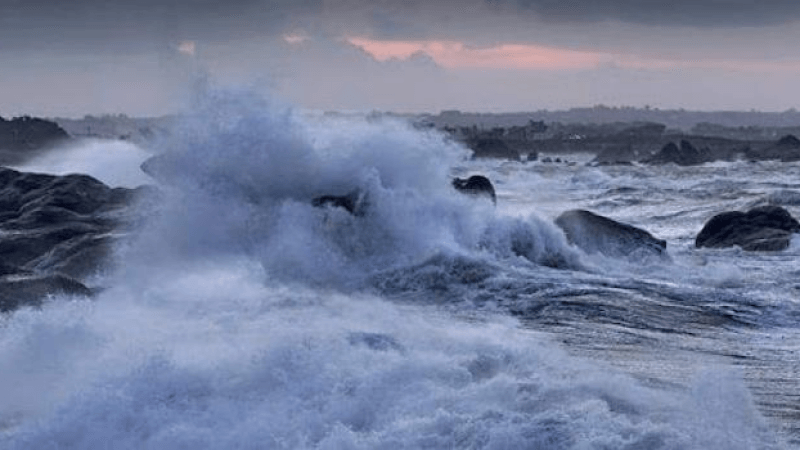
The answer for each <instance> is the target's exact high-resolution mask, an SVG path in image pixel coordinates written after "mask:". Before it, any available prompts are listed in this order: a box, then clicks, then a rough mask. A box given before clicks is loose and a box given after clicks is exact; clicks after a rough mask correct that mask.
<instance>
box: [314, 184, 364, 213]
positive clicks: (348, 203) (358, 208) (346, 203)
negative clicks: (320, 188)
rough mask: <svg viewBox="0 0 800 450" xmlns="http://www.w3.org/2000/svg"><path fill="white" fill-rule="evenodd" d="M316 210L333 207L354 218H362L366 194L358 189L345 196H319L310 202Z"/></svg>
mask: <svg viewBox="0 0 800 450" xmlns="http://www.w3.org/2000/svg"><path fill="white" fill-rule="evenodd" d="M311 204H312V205H313V206H316V207H317V208H323V207H333V208H344V209H345V210H347V212H349V213H350V214H352V215H354V216H363V215H364V213H365V210H366V208H367V198H366V194H365V193H364V192H363V191H362V190H360V189H354V190H352V191H350V192H349V193H348V194H346V195H321V196H319V197H315V198H313V199H312V200H311Z"/></svg>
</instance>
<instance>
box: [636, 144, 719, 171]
mask: <svg viewBox="0 0 800 450" xmlns="http://www.w3.org/2000/svg"><path fill="white" fill-rule="evenodd" d="M713 160H714V158H712V157H711V156H710V155H709V152H708V151H706V150H698V149H696V148H695V147H694V146H693V145H692V144H691V143H690V142H689V141H686V140H681V145H680V147H678V146H677V145H675V143H674V142H670V143H669V144H667V145H665V146H664V147H663V148H661V150H660V151H659V152H658V153H656V154H655V155H653V156H652V157H651V158H648V159H645V160H644V162H645V163H646V164H653V165H660V164H669V163H674V164H677V165H679V166H694V165H698V164H703V163H706V162H710V161H713Z"/></svg>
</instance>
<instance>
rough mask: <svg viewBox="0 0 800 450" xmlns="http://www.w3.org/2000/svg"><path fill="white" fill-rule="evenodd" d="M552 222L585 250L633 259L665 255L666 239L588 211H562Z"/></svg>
mask: <svg viewBox="0 0 800 450" xmlns="http://www.w3.org/2000/svg"><path fill="white" fill-rule="evenodd" d="M555 223H556V225H558V227H559V228H561V229H562V230H563V231H564V234H565V235H566V236H567V240H568V241H569V242H570V243H571V244H573V245H575V246H577V247H578V248H580V249H582V250H583V251H585V252H586V253H601V254H603V255H606V256H610V257H624V258H634V259H636V258H646V257H653V256H657V257H665V256H667V241H665V240H663V239H657V238H655V237H653V235H652V234H650V233H648V232H647V231H645V230H642V229H640V228H636V227H634V226H632V225H628V224H625V223H620V222H617V221H615V220H612V219H609V218H607V217H603V216H600V215H598V214H595V213H593V212H590V211H586V210H582V209H573V210H570V211H566V212H564V213H562V214H561V215H560V216H558V218H556V220H555Z"/></svg>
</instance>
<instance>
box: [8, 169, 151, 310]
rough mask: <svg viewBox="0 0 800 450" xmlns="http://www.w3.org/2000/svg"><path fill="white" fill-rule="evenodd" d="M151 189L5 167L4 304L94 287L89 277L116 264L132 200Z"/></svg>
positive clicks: (27, 302) (34, 301)
mask: <svg viewBox="0 0 800 450" xmlns="http://www.w3.org/2000/svg"><path fill="white" fill-rule="evenodd" d="M147 192H149V191H148V190H147V189H138V188H137V189H124V188H111V187H109V186H106V185H105V184H103V183H102V182H100V181H98V180H96V179H94V178H92V177H90V176H87V175H65V176H55V175H46V174H35V173H24V172H19V171H16V170H12V169H7V168H2V167H0V260H2V267H0V310H3V311H8V310H11V309H14V308H16V307H18V306H21V305H34V306H35V305H38V304H39V303H41V300H42V299H43V298H45V297H46V296H48V295H50V294H53V293H57V292H65V293H67V294H70V295H84V294H87V293H89V292H90V289H89V288H88V287H86V286H85V285H84V284H83V283H84V282H85V281H86V279H87V278H88V277H90V276H91V275H93V274H95V273H97V271H98V270H100V269H101V268H103V267H105V266H106V265H107V264H108V263H109V261H110V256H111V251H112V248H113V244H114V242H115V240H116V239H117V238H118V237H119V236H120V235H121V231H120V230H121V229H125V228H126V227H128V226H130V224H128V223H127V222H126V221H127V220H128V218H129V217H132V216H133V215H132V214H131V213H129V210H130V209H131V208H130V207H131V205H132V204H134V203H136V202H138V199H139V196H140V195H144V194H145V193H147Z"/></svg>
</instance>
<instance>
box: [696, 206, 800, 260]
mask: <svg viewBox="0 0 800 450" xmlns="http://www.w3.org/2000/svg"><path fill="white" fill-rule="evenodd" d="M798 232H800V223H798V222H797V220H795V219H794V217H792V215H791V214H789V211H787V210H785V209H784V208H781V207H779V206H760V207H758V208H753V209H751V210H750V211H748V212H746V213H744V212H741V211H729V212H724V213H721V214H717V215H716V216H714V217H712V218H711V220H709V221H708V222H706V224H705V225H704V226H703V229H702V230H701V231H700V233H699V234H698V235H697V238H696V239H695V246H696V247H698V248H699V247H710V248H725V247H733V246H735V245H738V246H739V247H741V248H742V249H743V250H747V251H780V250H784V249H786V248H787V247H789V244H790V243H791V239H792V234H793V233H798Z"/></svg>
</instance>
